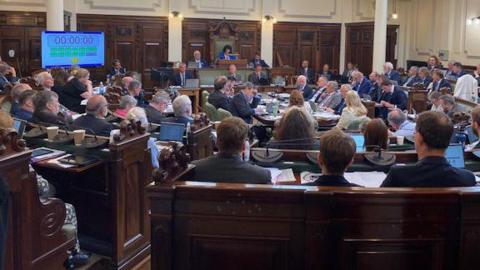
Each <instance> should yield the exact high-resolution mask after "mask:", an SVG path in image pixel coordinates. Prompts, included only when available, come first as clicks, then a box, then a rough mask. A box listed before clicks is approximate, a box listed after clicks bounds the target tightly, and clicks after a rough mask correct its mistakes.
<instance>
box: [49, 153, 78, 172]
mask: <svg viewBox="0 0 480 270" xmlns="http://www.w3.org/2000/svg"><path fill="white" fill-rule="evenodd" d="M69 156H71V155H70V154H66V155H63V156H59V157H57V158H52V159H50V160H48V161H47V163H50V164H55V165H56V166H58V167H60V168H64V169H67V168H72V167H75V166H76V165H73V164H65V163H61V162H60V161H59V160H60V159H62V158H66V157H69Z"/></svg>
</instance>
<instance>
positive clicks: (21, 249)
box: [0, 142, 75, 270]
mask: <svg viewBox="0 0 480 270" xmlns="http://www.w3.org/2000/svg"><path fill="white" fill-rule="evenodd" d="M0 146H4V144H3V145H2V142H0ZM9 149H11V148H9V147H7V151H6V152H5V153H3V154H2V155H0V176H1V177H2V178H4V179H5V180H6V182H7V185H8V187H9V189H10V196H9V201H10V202H9V203H10V206H9V213H8V228H7V230H8V234H7V235H8V236H7V242H6V249H5V250H4V252H6V254H5V265H4V269H8V270H10V269H22V270H28V269H32V270H50V269H63V263H64V262H65V260H66V259H67V256H68V255H67V251H68V250H69V249H71V248H73V247H74V245H75V239H74V238H73V236H72V235H69V236H67V234H66V232H65V231H64V230H62V227H63V225H64V221H65V215H66V214H65V204H64V203H63V202H62V201H61V200H60V199H56V198H48V199H40V198H39V196H38V186H37V178H36V175H35V173H34V172H30V171H29V162H30V156H31V151H20V152H12V151H8V150H9ZM0 268H1V266H0Z"/></svg>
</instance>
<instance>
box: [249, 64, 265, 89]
mask: <svg viewBox="0 0 480 270" xmlns="http://www.w3.org/2000/svg"><path fill="white" fill-rule="evenodd" d="M248 81H249V82H251V83H253V85H267V84H268V78H267V74H265V72H263V71H262V65H260V64H258V65H256V66H255V72H252V73H251V74H250V75H248Z"/></svg>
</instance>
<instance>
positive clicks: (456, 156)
mask: <svg viewBox="0 0 480 270" xmlns="http://www.w3.org/2000/svg"><path fill="white" fill-rule="evenodd" d="M445 158H446V159H447V160H448V163H450V165H452V167H455V168H465V160H464V158H463V146H462V145H461V144H451V145H450V146H449V147H448V148H447V151H445Z"/></svg>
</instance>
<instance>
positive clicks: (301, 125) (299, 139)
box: [268, 106, 318, 149]
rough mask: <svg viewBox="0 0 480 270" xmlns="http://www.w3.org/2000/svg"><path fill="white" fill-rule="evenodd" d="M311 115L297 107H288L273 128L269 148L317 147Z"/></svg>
mask: <svg viewBox="0 0 480 270" xmlns="http://www.w3.org/2000/svg"><path fill="white" fill-rule="evenodd" d="M315 135H316V134H315V126H314V123H313V121H312V117H311V116H309V115H308V113H307V112H306V111H305V110H304V109H302V108H299V107H296V106H293V107H290V108H289V109H288V110H287V111H286V112H285V114H284V115H283V117H282V119H280V122H279V124H278V126H277V127H276V128H275V131H274V134H273V140H271V141H270V142H269V143H268V146H269V147H270V148H278V149H318V140H315Z"/></svg>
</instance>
